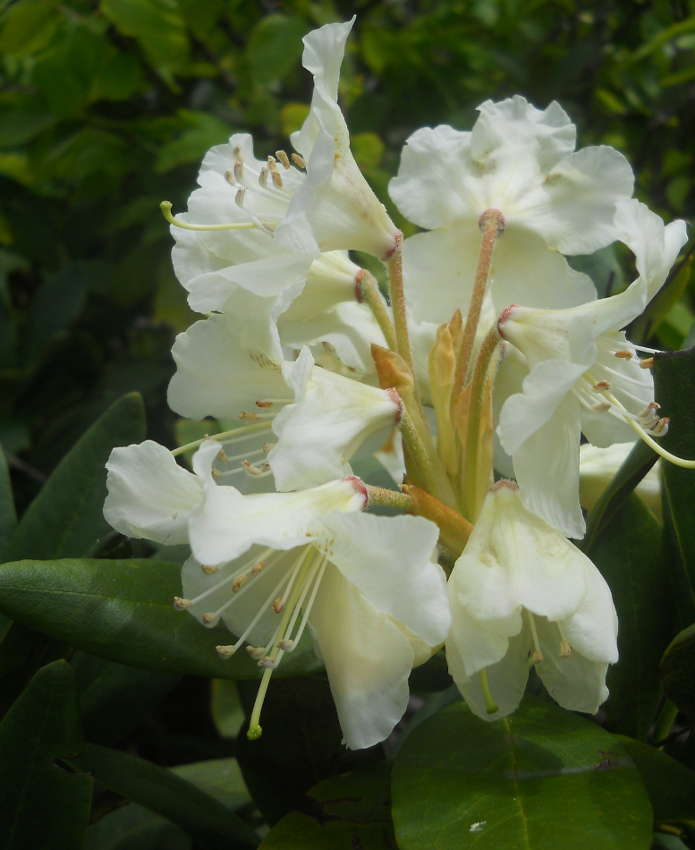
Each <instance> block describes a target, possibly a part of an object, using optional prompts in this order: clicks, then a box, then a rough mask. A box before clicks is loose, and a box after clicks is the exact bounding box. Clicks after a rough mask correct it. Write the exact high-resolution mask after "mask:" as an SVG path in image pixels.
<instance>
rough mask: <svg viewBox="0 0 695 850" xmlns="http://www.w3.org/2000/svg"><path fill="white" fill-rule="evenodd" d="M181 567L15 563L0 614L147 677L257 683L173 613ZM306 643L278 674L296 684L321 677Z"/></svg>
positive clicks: (212, 638) (186, 617)
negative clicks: (310, 675)
mask: <svg viewBox="0 0 695 850" xmlns="http://www.w3.org/2000/svg"><path fill="white" fill-rule="evenodd" d="M180 594H181V567H180V566H179V565H178V564H169V563H166V562H165V561H157V560H131V561H116V560H113V561H112V560H101V561H99V560H87V559H84V560H62V561H18V562H14V563H11V564H5V565H4V566H2V567H0V611H2V612H3V613H5V614H7V615H8V616H10V617H12V619H13V620H16V621H17V622H18V623H22V624H26V625H27V626H31V627H32V628H35V629H39V630H41V631H42V632H44V633H45V634H47V635H49V636H50V637H53V638H55V639H57V640H61V641H65V642H66V643H69V644H71V645H72V646H75V647H77V648H78V649H81V650H83V651H84V652H88V653H90V654H91V655H97V656H99V657H100V658H108V659H110V660H111V661H117V662H119V663H120V664H128V665H129V666H131V667H140V668H144V669H146V670H159V671H163V672H171V673H178V674H180V675H184V674H192V675H196V676H210V677H213V678H216V679H258V678H260V676H261V674H262V668H260V667H259V666H258V665H257V664H256V663H255V662H253V661H252V660H251V659H250V658H249V656H248V655H247V654H246V653H245V652H240V653H238V654H237V655H235V656H233V657H232V658H230V659H228V660H226V661H223V660H222V659H221V658H220V657H219V655H218V654H217V652H216V650H215V647H216V646H217V645H218V644H226V643H228V642H229V632H228V631H227V630H226V629H225V628H224V626H221V625H219V626H217V627H215V628H212V629H208V628H206V627H205V626H203V625H201V624H200V623H199V622H198V621H197V620H195V619H194V618H193V617H192V616H191V615H190V614H187V613H186V612H185V611H175V610H174V606H173V598H174V596H179V595H180ZM321 667H322V665H321V663H320V662H319V661H318V659H317V658H316V655H315V654H314V651H313V648H312V645H311V639H310V637H309V636H308V635H307V639H306V640H302V642H301V643H300V645H299V646H298V647H297V649H296V650H294V651H293V652H292V653H290V654H288V656H287V658H286V659H284V660H283V662H282V664H281V665H280V666H279V668H278V670H277V674H276V675H279V676H296V675H299V674H302V673H307V672H313V671H317V670H320V669H321Z"/></svg>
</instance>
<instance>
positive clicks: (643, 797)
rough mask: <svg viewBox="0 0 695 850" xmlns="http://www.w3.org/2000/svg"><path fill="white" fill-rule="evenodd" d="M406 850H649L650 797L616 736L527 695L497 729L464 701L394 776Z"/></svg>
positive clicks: (415, 740)
mask: <svg viewBox="0 0 695 850" xmlns="http://www.w3.org/2000/svg"><path fill="white" fill-rule="evenodd" d="M392 790H393V821H394V825H395V828H396V839H397V841H398V847H399V848H400V850H421V848H423V850H424V848H427V850H449V848H451V849H452V850H453V848H456V850H465V848H469V847H470V848H475V850H501V848H503V847H504V848H509V849H510V850H511V848H515V850H522V848H523V850H557V848H559V847H561V848H562V850H587V848H588V847H591V850H618V848H624V850H647V848H649V847H650V846H651V840H652V812H651V807H650V805H649V798H648V796H647V793H646V791H645V789H644V786H643V785H642V782H641V780H640V778H639V774H638V772H637V770H636V769H635V767H634V765H633V764H632V763H631V762H630V760H629V759H628V758H627V756H626V754H625V752H624V750H623V749H622V747H621V746H620V745H619V744H617V742H616V741H615V739H614V738H613V736H611V735H609V734H608V733H607V732H605V731H604V730H603V729H601V728H600V727H599V726H596V725H595V724H593V723H590V722H589V721H588V720H585V719H583V718H582V717H579V716H577V715H575V714H571V713H570V712H567V711H564V710H562V709H560V708H558V707H557V706H555V705H553V704H551V703H549V702H548V703H546V702H541V701H539V700H535V699H533V698H531V697H525V698H524V700H523V701H522V703H521V706H520V707H519V709H518V710H517V711H516V712H515V713H514V714H512V715H510V716H509V717H505V718H502V719H501V720H496V721H493V722H490V723H486V722H485V721H484V720H480V718H478V717H475V716H474V715H473V714H472V713H471V712H470V711H469V709H468V708H467V707H466V706H465V705H464V704H463V703H456V704H454V705H450V706H448V707H447V708H445V709H443V710H442V711H440V712H438V713H437V714H435V715H433V716H432V717H430V718H428V719H427V720H425V721H424V722H423V723H422V724H421V725H420V726H418V728H417V729H415V731H414V732H413V734H412V735H411V736H410V737H409V738H408V740H407V741H406V742H405V744H404V745H403V747H402V749H401V750H400V752H399V753H398V756H397V758H396V764H395V767H394V770H393V783H392Z"/></svg>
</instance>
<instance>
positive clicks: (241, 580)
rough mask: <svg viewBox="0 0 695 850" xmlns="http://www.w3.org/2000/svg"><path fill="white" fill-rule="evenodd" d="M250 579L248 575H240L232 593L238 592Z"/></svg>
mask: <svg viewBox="0 0 695 850" xmlns="http://www.w3.org/2000/svg"><path fill="white" fill-rule="evenodd" d="M248 580H249V577H248V575H243V576H239V578H238V579H237V580H236V581H235V582H234V584H233V585H232V593H238V592H239V591H240V590H241V588H242V587H243V586H244V585H245V584H246V582H247V581H248Z"/></svg>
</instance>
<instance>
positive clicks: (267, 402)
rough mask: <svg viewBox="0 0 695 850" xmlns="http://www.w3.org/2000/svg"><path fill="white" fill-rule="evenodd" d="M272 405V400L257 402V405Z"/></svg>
mask: <svg viewBox="0 0 695 850" xmlns="http://www.w3.org/2000/svg"><path fill="white" fill-rule="evenodd" d="M272 406H273V402H272V401H257V402H256V407H272Z"/></svg>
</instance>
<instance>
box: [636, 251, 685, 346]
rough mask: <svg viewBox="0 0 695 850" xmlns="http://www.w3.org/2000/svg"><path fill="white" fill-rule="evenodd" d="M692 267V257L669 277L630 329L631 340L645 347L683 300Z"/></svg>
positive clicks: (677, 267)
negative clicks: (676, 305)
mask: <svg viewBox="0 0 695 850" xmlns="http://www.w3.org/2000/svg"><path fill="white" fill-rule="evenodd" d="M691 250H692V249H691ZM692 267H693V257H692V255H691V256H689V257H688V258H687V259H686V260H685V261H684V262H682V263H680V264H679V265H678V266H676V268H675V269H674V270H673V271H675V274H673V273H671V274H670V275H669V276H668V278H667V280H666V283H665V284H664V285H663V286H662V287H661V289H660V290H659V292H658V293H657V295H656V296H655V297H654V298H652V300H651V301H650V302H649V304H648V305H647V307H646V309H645V311H644V312H643V313H642V315H641V316H638V317H637V319H635V321H634V322H633V323H632V324H631V325H630V327H629V328H628V332H627V333H628V338H629V339H631V340H632V341H633V342H636V343H642V344H643V345H644V344H645V343H646V342H647V340H648V339H649V338H650V337H651V336H652V334H653V333H654V331H655V330H656V329H657V328H658V327H659V325H660V324H661V322H662V321H663V319H664V318H665V317H666V316H667V314H668V312H669V311H670V310H671V308H672V307H673V306H674V304H676V303H677V302H678V301H679V300H680V299H681V298H682V296H683V293H684V292H685V290H686V289H687V287H688V283H689V281H690V275H691V273H692Z"/></svg>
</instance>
